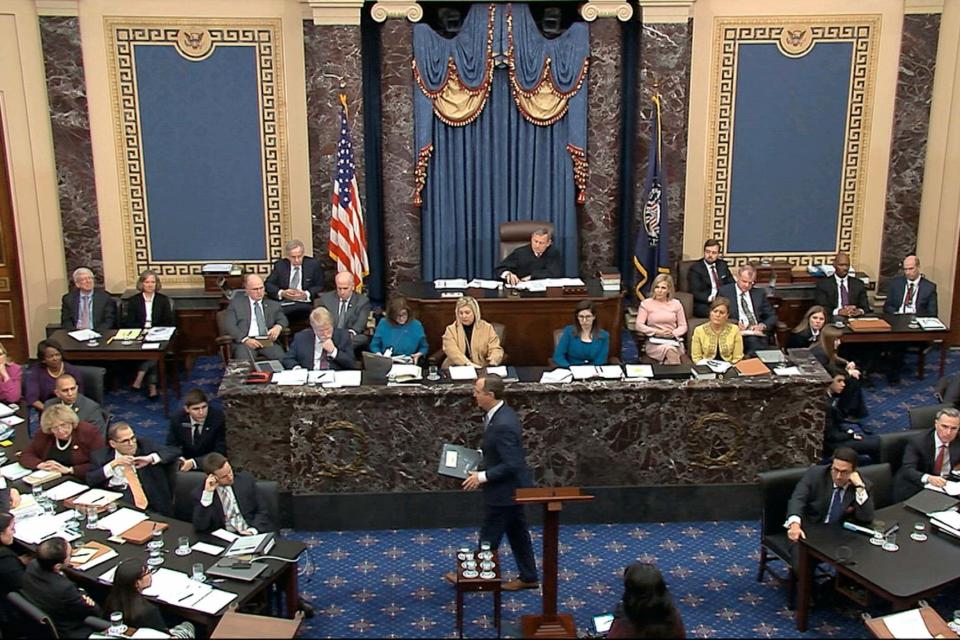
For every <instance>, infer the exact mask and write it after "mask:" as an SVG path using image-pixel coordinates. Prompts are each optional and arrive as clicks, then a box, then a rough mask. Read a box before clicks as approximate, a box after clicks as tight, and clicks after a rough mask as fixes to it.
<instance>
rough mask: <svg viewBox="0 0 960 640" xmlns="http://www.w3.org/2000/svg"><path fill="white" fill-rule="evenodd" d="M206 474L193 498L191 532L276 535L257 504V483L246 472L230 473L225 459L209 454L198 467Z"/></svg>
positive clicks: (274, 528)
mask: <svg viewBox="0 0 960 640" xmlns="http://www.w3.org/2000/svg"><path fill="white" fill-rule="evenodd" d="M200 468H201V470H202V471H203V472H204V473H206V474H207V477H206V479H205V480H204V482H203V486H202V487H200V490H199V491H198V492H197V494H196V495H195V496H194V503H193V528H194V529H196V530H197V532H198V533H209V532H210V531H216V530H217V529H226V530H227V531H229V532H231V533H236V534H238V535H241V536H248V535H254V534H257V533H264V532H267V531H276V523H274V522H271V521H270V515H269V514H268V513H267V512H266V511H265V510H264V509H263V507H261V505H260V503H259V502H258V501H257V481H256V480H254V478H253V476H252V475H250V474H249V473H247V472H246V471H238V472H236V473H234V472H233V467H231V466H230V462H229V461H228V460H227V458H226V456H224V455H222V454H219V453H210V454H207V455H206V456H204V458H203V462H201V463H200Z"/></svg>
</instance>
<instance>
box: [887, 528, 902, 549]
mask: <svg viewBox="0 0 960 640" xmlns="http://www.w3.org/2000/svg"><path fill="white" fill-rule="evenodd" d="M883 550H884V551H899V550H900V547H899V546H897V532H896V531H891V532H890V533H888V534H887V535H886V536H884V540H883Z"/></svg>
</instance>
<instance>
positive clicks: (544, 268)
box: [494, 227, 563, 285]
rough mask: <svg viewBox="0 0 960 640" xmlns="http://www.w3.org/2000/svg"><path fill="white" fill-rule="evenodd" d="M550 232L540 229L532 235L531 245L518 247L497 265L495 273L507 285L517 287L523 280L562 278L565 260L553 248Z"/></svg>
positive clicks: (543, 228) (544, 228)
mask: <svg viewBox="0 0 960 640" xmlns="http://www.w3.org/2000/svg"><path fill="white" fill-rule="evenodd" d="M552 245H553V238H552V237H551V236H550V230H549V229H547V228H546V227H540V228H539V229H536V230H534V232H533V233H532V234H531V235H530V244H529V245H526V244H525V245H523V246H522V247H517V248H516V249H514V250H513V251H512V252H510V255H508V256H507V257H506V258H504V259H503V262H501V263H500V264H498V265H497V268H496V270H495V271H494V273H495V274H496V276H497V277H498V278H500V279H501V280H505V281H506V282H507V284H510V285H515V284H517V283H518V282H520V281H521V280H540V279H541V278H562V277H563V259H562V258H561V257H560V252H559V251H558V250H556V249H554V248H553V246H552Z"/></svg>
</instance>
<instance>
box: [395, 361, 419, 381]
mask: <svg viewBox="0 0 960 640" xmlns="http://www.w3.org/2000/svg"><path fill="white" fill-rule="evenodd" d="M422 378H423V370H422V369H421V368H420V366H419V365H416V364H394V365H393V366H392V367H390V373H388V374H387V379H388V380H393V381H394V382H406V381H408V380H420V379H422Z"/></svg>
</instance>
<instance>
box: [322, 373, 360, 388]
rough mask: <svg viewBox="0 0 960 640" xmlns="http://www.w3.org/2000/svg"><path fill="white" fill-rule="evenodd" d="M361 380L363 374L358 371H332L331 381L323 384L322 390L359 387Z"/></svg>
mask: <svg viewBox="0 0 960 640" xmlns="http://www.w3.org/2000/svg"><path fill="white" fill-rule="evenodd" d="M362 379H363V372H362V371H359V370H356V371H354V370H349V371H334V372H333V380H332V381H330V382H324V383H323V388H324V389H337V388H339V387H359V386H360V382H361V381H362Z"/></svg>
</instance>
